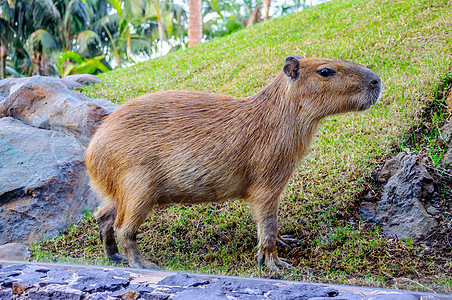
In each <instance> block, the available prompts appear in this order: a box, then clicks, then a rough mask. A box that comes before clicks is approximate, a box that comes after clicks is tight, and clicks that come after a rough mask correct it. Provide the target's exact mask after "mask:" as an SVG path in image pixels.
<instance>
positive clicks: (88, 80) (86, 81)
mask: <svg viewBox="0 0 452 300" xmlns="http://www.w3.org/2000/svg"><path fill="white" fill-rule="evenodd" d="M63 80H68V81H72V82H77V83H80V84H82V85H92V84H97V83H100V82H102V80H100V79H99V78H97V77H96V76H94V75H91V74H76V75H68V76H66V77H64V79H63Z"/></svg>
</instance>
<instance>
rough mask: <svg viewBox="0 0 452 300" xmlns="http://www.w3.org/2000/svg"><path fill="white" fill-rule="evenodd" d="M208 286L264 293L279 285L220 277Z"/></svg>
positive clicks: (253, 293) (223, 289) (242, 292)
mask: <svg viewBox="0 0 452 300" xmlns="http://www.w3.org/2000/svg"><path fill="white" fill-rule="evenodd" d="M208 288H214V289H220V290H222V291H228V292H234V293H239V294H250V295H263V294H265V293H267V292H269V291H271V290H274V289H277V288H278V287H277V286H275V285H273V284H262V283H255V282H252V281H243V280H233V279H220V280H219V281H215V282H212V283H211V284H209V286H208Z"/></svg>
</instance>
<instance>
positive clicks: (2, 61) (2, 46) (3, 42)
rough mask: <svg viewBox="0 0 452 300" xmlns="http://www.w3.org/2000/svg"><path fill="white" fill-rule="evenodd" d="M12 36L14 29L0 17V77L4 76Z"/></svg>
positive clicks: (3, 77)
mask: <svg viewBox="0 0 452 300" xmlns="http://www.w3.org/2000/svg"><path fill="white" fill-rule="evenodd" d="M13 36H14V30H13V28H12V27H11V25H10V24H9V22H7V21H6V20H5V19H3V18H0V79H5V78H6V56H7V55H8V44H9V43H10V42H11V39H12V37H13Z"/></svg>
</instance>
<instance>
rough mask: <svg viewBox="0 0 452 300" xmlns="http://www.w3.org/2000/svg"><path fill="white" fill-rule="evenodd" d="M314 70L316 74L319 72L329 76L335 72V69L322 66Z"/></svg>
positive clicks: (321, 74) (323, 75)
mask: <svg viewBox="0 0 452 300" xmlns="http://www.w3.org/2000/svg"><path fill="white" fill-rule="evenodd" d="M316 72H317V74H319V75H320V76H322V77H329V76H333V75H334V74H336V71H334V70H331V69H328V68H323V69H321V70H317V71H316Z"/></svg>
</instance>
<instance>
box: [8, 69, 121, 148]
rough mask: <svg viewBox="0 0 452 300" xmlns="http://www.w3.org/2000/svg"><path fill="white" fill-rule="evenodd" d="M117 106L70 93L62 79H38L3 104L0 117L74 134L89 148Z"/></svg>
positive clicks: (31, 79) (30, 81)
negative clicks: (99, 128)
mask: <svg viewBox="0 0 452 300" xmlns="http://www.w3.org/2000/svg"><path fill="white" fill-rule="evenodd" d="M118 107H119V105H116V104H113V103H111V102H109V101H105V100H100V99H89V98H88V97H86V96H84V95H83V94H81V93H79V92H75V91H71V90H68V89H67V87H66V86H65V85H64V84H63V83H62V81H61V80H60V79H55V78H51V77H41V76H37V77H32V78H30V79H29V80H28V81H26V82H24V83H21V86H20V87H19V88H18V89H17V90H16V91H15V92H14V93H12V94H11V95H10V96H9V97H7V98H6V99H5V100H4V101H2V102H1V103H0V117H13V118H15V119H17V120H20V121H22V122H24V123H25V124H27V125H31V126H33V127H37V128H42V129H48V130H55V131H60V132H63V133H66V134H68V135H73V136H75V137H76V138H77V140H78V141H79V142H81V144H82V145H84V146H86V145H87V144H88V142H89V140H90V139H91V136H92V135H93V134H94V132H95V131H96V129H97V127H98V126H99V125H100V123H101V122H102V120H103V119H104V118H105V117H106V116H108V115H109V114H110V113H112V112H113V111H114V110H116V108H118Z"/></svg>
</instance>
